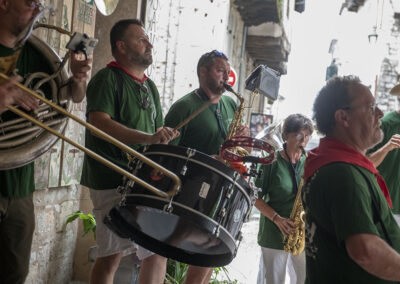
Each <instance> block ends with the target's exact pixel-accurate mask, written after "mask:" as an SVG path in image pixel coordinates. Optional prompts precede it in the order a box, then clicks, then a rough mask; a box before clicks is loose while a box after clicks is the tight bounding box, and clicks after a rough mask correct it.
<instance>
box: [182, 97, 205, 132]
mask: <svg viewBox="0 0 400 284" xmlns="http://www.w3.org/2000/svg"><path fill="white" fill-rule="evenodd" d="M210 104H211V102H210V100H208V101H206V102H205V103H204V104H203V105H202V106H201V107H200V108H199V109H198V110H196V111H195V112H194V113H192V114H191V115H189V116H188V117H186V118H185V120H184V121H182V122H181V123H179V124H178V125H177V126H175V128H174V130H179V129H181V128H182V127H183V126H185V125H186V124H187V123H188V122H189V121H191V120H192V119H193V118H194V117H196V116H197V115H198V114H199V113H201V112H202V111H203V110H205V109H206V108H208V106H209V105H210Z"/></svg>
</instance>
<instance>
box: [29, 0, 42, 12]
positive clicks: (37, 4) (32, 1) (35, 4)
mask: <svg viewBox="0 0 400 284" xmlns="http://www.w3.org/2000/svg"><path fill="white" fill-rule="evenodd" d="M25 3H26V5H27V6H28V7H29V8H30V9H31V10H34V9H38V10H39V11H40V10H42V9H43V4H42V2H41V1H36V0H25Z"/></svg>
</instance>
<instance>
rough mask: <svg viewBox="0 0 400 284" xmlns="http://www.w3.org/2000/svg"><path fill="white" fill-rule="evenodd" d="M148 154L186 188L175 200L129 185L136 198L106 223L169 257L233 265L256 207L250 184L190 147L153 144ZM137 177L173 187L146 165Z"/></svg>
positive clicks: (129, 197) (129, 199)
mask: <svg viewBox="0 0 400 284" xmlns="http://www.w3.org/2000/svg"><path fill="white" fill-rule="evenodd" d="M143 154H144V155H145V156H147V157H148V158H150V159H151V160H153V161H155V162H156V163H158V164H160V165H162V166H163V167H165V168H167V169H168V170H170V171H172V172H174V173H175V174H177V175H178V176H179V177H180V178H181V181H182V188H181V190H180V191H179V192H178V193H177V194H176V195H175V196H174V197H173V198H172V199H171V200H170V199H166V198H162V197H160V196H157V195H155V194H153V193H151V192H150V191H149V190H146V189H145V188H143V187H141V186H140V185H138V184H134V183H132V182H131V181H129V182H127V183H126V184H125V187H129V191H130V194H128V195H127V197H126V199H125V200H124V202H123V204H120V205H118V206H116V207H114V208H113V209H112V210H111V211H110V213H109V215H108V216H107V217H106V219H105V223H106V224H107V225H108V226H109V227H110V228H111V229H112V230H113V231H114V232H116V233H117V234H118V235H120V236H121V237H125V238H130V239H132V240H133V241H135V242H136V243H138V244H139V245H141V246H143V247H145V248H146V249H148V250H151V251H153V252H155V253H157V254H159V255H162V256H165V257H167V258H172V259H175V260H177V261H180V262H184V263H188V264H193V265H198V266H208V267H213V266H223V265H226V264H228V263H230V262H231V261H232V259H233V258H234V257H235V255H236V252H237V249H238V247H239V243H240V241H241V238H242V236H241V232H240V230H241V227H242V224H243V222H244V221H245V219H246V218H247V217H248V215H249V213H250V210H251V206H252V197H253V192H252V189H251V187H250V186H249V184H248V183H247V182H246V181H245V180H244V179H243V178H242V177H241V176H240V175H239V174H237V172H235V171H234V170H232V169H231V168H229V167H227V166H226V165H225V164H223V163H221V162H220V161H218V160H216V159H214V158H212V157H210V156H208V155H205V154H203V153H201V152H198V151H195V150H192V149H189V148H184V147H179V146H171V145H151V146H149V147H148V148H147V149H146V150H145V151H144V153H143ZM134 174H135V175H136V176H138V177H139V178H141V179H143V180H145V181H146V182H148V183H150V184H152V185H153V186H155V187H156V188H158V189H160V190H162V191H165V192H167V191H168V190H169V189H170V187H171V184H172V182H171V180H170V179H169V178H167V177H165V176H159V175H157V170H154V169H153V168H151V167H149V166H148V165H146V164H143V165H141V166H139V167H137V169H136V170H135V171H134Z"/></svg>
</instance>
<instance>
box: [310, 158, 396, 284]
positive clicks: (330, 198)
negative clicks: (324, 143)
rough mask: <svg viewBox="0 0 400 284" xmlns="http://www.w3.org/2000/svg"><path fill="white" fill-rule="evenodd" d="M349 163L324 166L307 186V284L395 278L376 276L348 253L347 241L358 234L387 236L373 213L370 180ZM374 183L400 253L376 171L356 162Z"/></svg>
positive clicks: (371, 182) (392, 218)
mask: <svg viewBox="0 0 400 284" xmlns="http://www.w3.org/2000/svg"><path fill="white" fill-rule="evenodd" d="M356 167H358V166H354V165H350V164H346V163H341V162H338V163H331V164H328V165H326V166H323V167H321V168H320V169H319V170H318V171H317V172H316V173H315V174H314V175H313V176H312V177H310V178H309V180H308V182H307V184H306V185H305V187H304V189H303V204H304V209H305V212H306V262H307V276H306V283H316V284H320V283H324V284H325V283H332V284H337V283H352V284H353V283H371V284H372V283H392V282H390V281H385V280H382V279H378V278H377V277H375V276H373V275H371V274H369V273H368V272H366V271H365V270H364V269H362V268H361V267H360V266H358V265H357V264H356V263H355V262H354V261H353V260H352V259H351V258H350V257H349V255H348V253H347V251H346V248H345V240H346V239H347V237H349V236H351V235H354V234H373V235H378V236H379V237H381V238H382V239H385V237H384V233H383V231H382V228H381V226H380V224H379V220H378V218H377V217H376V216H374V214H373V209H372V199H371V195H370V189H369V188H368V183H367V181H366V180H365V178H364V177H363V175H362V174H361V173H360V172H359V171H358V170H357V169H356ZM358 169H360V170H361V171H362V172H363V173H364V174H365V175H366V176H367V177H368V180H369V182H370V184H371V185H372V187H373V189H372V190H373V192H374V194H375V196H376V199H377V201H378V207H380V215H381V218H382V220H383V223H384V224H385V227H386V230H387V232H388V235H389V237H390V239H391V241H392V244H393V248H394V249H395V250H396V251H397V252H400V229H399V226H398V225H397V223H396V221H395V219H394V217H393V214H392V212H391V210H390V208H389V206H388V204H387V202H386V199H385V197H384V196H383V194H382V191H381V190H380V188H379V186H378V184H377V182H376V179H375V177H374V175H373V174H372V173H370V172H369V171H367V170H366V169H364V168H362V167H358Z"/></svg>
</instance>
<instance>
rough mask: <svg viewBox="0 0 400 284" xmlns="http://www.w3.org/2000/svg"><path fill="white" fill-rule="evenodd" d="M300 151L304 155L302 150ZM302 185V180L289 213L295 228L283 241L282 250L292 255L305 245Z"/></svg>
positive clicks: (301, 249) (298, 252) (297, 253)
mask: <svg viewBox="0 0 400 284" xmlns="http://www.w3.org/2000/svg"><path fill="white" fill-rule="evenodd" d="M302 151H303V153H304V154H305V151H304V149H303V148H302ZM305 155H306V154H305ZM306 156H307V155H306ZM303 183H304V180H303V179H301V181H300V185H299V188H298V190H297V194H296V199H295V200H294V204H293V209H292V212H291V213H290V220H292V222H293V223H294V227H295V229H294V232H293V233H291V234H290V235H288V236H286V237H285V238H284V240H283V249H284V250H285V251H286V252H288V253H291V254H293V255H299V254H300V253H301V252H302V251H303V250H304V246H305V243H306V239H305V237H306V236H305V212H304V208H303V203H302V201H301V191H302V188H303Z"/></svg>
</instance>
